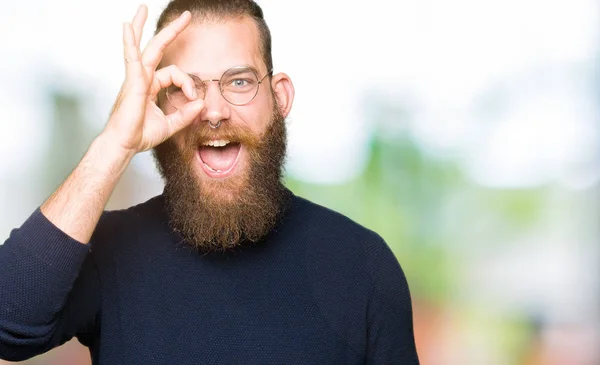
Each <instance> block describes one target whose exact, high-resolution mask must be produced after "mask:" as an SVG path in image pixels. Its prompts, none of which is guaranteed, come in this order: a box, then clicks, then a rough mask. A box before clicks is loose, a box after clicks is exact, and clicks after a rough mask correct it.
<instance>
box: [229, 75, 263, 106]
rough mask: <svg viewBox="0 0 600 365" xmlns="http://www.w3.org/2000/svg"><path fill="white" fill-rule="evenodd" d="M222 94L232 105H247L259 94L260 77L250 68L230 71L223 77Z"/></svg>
mask: <svg viewBox="0 0 600 365" xmlns="http://www.w3.org/2000/svg"><path fill="white" fill-rule="evenodd" d="M221 93H222V94H223V97H224V98H225V99H227V101H229V102H230V103H231V104H234V105H243V104H247V103H249V102H251V101H252V99H254V97H255V96H256V94H257V93H258V77H257V76H256V74H255V73H254V71H252V69H250V68H246V67H234V68H232V69H229V70H228V71H227V72H225V74H223V77H221Z"/></svg>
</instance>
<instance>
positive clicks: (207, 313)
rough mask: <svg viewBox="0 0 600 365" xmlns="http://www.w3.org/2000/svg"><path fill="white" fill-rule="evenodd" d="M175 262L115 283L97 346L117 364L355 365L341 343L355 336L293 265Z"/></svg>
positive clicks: (135, 268)
mask: <svg viewBox="0 0 600 365" xmlns="http://www.w3.org/2000/svg"><path fill="white" fill-rule="evenodd" d="M176 261H177V264H174V263H173V260H168V262H167V260H157V261H156V262H150V263H148V262H145V263H144V264H142V263H137V264H136V265H131V266H128V267H127V268H125V269H121V271H120V272H119V273H117V275H115V278H114V282H113V283H112V285H111V287H110V289H109V290H108V292H107V293H109V294H108V296H107V297H106V298H105V303H104V304H103V313H102V323H101V327H102V330H101V331H102V333H103V338H102V341H101V343H102V347H105V348H106V347H107V346H108V347H111V348H119V350H118V351H117V352H119V353H120V354H121V356H123V357H125V358H126V360H125V362H126V363H136V364H137V363H140V364H171V363H172V364H225V363H226V364H289V363H294V364H336V363H343V364H353V363H361V362H362V356H363V355H362V354H361V351H360V350H359V349H357V348H356V345H355V344H350V343H348V342H347V341H346V340H345V337H344V333H347V332H348V331H349V330H350V331H360V329H359V328H356V329H352V328H350V329H348V328H345V329H341V328H340V323H335V321H334V320H333V319H332V318H330V316H328V313H331V311H332V310H335V309H332V308H331V307H330V306H329V307H328V308H323V305H324V304H323V303H324V301H322V300H321V299H320V298H319V297H318V296H321V295H322V293H321V292H319V291H315V278H312V277H311V275H310V272H309V270H307V268H306V267H305V265H306V264H305V263H303V261H302V260H297V259H294V260H284V262H276V263H273V262H262V261H261V260H257V261H255V262H253V261H244V262H240V261H239V260H238V258H222V259H219V260H197V259H195V258H189V259H186V258H184V259H180V260H176ZM316 293H318V294H316ZM107 332H108V333H111V334H112V335H111V336H110V338H109V339H108V340H106V339H105V337H106V333H107ZM111 352H112V351H111ZM119 362H120V363H125V362H124V361H123V359H121V360H119Z"/></svg>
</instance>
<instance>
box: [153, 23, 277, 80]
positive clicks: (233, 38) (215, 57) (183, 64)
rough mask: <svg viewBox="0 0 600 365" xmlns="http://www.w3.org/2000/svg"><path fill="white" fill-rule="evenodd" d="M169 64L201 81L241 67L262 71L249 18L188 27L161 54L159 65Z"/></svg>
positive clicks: (258, 42)
mask: <svg viewBox="0 0 600 365" xmlns="http://www.w3.org/2000/svg"><path fill="white" fill-rule="evenodd" d="M172 64H174V65H176V66H178V67H179V68H180V69H182V70H183V71H185V72H187V73H192V74H198V75H199V76H200V77H203V78H204V77H208V78H210V77H218V76H220V75H221V74H222V73H223V72H224V71H225V70H227V69H229V68H231V67H234V66H241V65H249V66H253V67H254V68H256V69H257V70H259V71H261V72H266V70H265V68H266V66H265V64H264V62H263V59H262V55H261V52H260V37H259V34H258V29H257V27H256V24H255V23H254V21H253V20H252V19H251V18H249V17H243V18H239V19H227V20H223V21H210V22H202V23H199V22H198V23H192V24H190V26H188V28H186V29H185V30H184V31H183V32H182V33H181V34H180V35H179V36H178V37H177V38H176V39H175V41H174V42H173V43H171V44H170V45H169V46H168V47H167V48H166V49H165V51H164V55H163V61H162V65H163V66H168V65H172Z"/></svg>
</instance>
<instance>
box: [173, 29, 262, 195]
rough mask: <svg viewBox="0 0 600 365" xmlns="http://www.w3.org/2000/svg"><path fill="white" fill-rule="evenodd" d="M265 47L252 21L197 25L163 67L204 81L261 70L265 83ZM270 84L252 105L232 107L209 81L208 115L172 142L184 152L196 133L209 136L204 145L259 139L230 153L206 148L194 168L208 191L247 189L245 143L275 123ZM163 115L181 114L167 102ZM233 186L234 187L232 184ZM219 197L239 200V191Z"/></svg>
mask: <svg viewBox="0 0 600 365" xmlns="http://www.w3.org/2000/svg"><path fill="white" fill-rule="evenodd" d="M259 42H260V39H259V34H258V31H257V28H256V25H255V24H254V22H253V21H252V20H251V19H250V18H248V17H245V18H243V19H240V20H226V21H222V22H211V23H201V24H192V25H190V27H189V28H187V29H186V30H185V31H184V32H183V33H182V34H181V35H180V36H179V37H178V38H177V39H176V40H175V42H174V43H173V44H172V45H171V46H169V47H168V48H167V49H166V50H165V53H164V57H163V64H164V65H165V66H166V65H170V64H173V65H176V66H178V67H179V68H180V69H181V70H183V71H184V72H186V73H189V74H194V75H195V76H198V77H199V78H200V79H202V80H211V79H213V80H214V79H219V78H220V77H221V75H222V74H223V73H224V72H225V71H226V70H228V69H230V68H231V67H235V66H251V67H253V68H254V69H255V70H257V71H258V77H259V78H262V77H263V76H264V75H266V74H267V72H268V71H269V70H267V69H266V66H265V63H264V61H263V57H262V54H261V53H260V49H259V45H260V43H259ZM269 81H270V79H269V78H268V77H267V78H265V82H263V83H262V84H261V85H260V86H259V88H258V94H257V95H256V97H255V98H254V99H253V100H252V102H250V103H248V104H246V105H242V106H235V105H232V104H230V103H229V102H227V101H226V100H225V99H224V98H223V96H222V95H221V92H220V90H219V84H218V83H217V82H207V83H206V85H207V92H206V95H205V97H204V101H205V107H204V110H202V112H201V113H200V115H199V116H198V117H197V118H196V120H195V121H194V123H193V124H192V125H191V126H190V127H189V128H186V129H185V130H183V131H181V132H180V133H178V134H176V135H175V136H174V137H173V138H172V140H173V142H174V143H175V145H177V147H178V148H180V149H181V148H183V146H185V144H186V138H188V139H189V138H190V134H191V133H194V132H196V133H197V132H198V129H200V130H201V131H204V133H203V134H204V135H203V136H202V137H199V138H201V140H200V141H198V142H200V143H205V142H209V141H210V140H213V141H214V140H227V139H228V138H226V137H236V136H235V134H236V133H237V134H239V136H237V137H243V136H245V138H246V139H252V138H254V142H253V141H252V140H246V141H241V142H242V143H240V144H237V143H230V145H228V146H226V147H225V148H214V147H209V146H204V147H201V148H200V149H199V151H198V154H197V157H198V158H197V159H196V161H195V162H196V163H194V164H193V166H192V168H193V169H194V172H195V173H196V175H197V177H198V179H199V180H200V181H202V183H203V185H204V186H205V187H206V188H208V187H209V186H211V185H214V186H216V187H217V186H220V185H219V184H211V182H214V181H219V180H230V181H238V184H241V180H242V179H243V177H244V175H245V174H247V171H248V168H249V148H251V146H245V145H244V143H243V142H246V143H247V144H252V143H254V144H255V143H256V141H257V139H260V138H261V136H262V134H263V133H264V131H265V130H266V128H267V125H268V124H269V123H270V121H271V116H272V112H273V107H274V100H273V97H272V94H271V85H270V84H269ZM163 110H164V111H165V112H166V113H171V112H173V111H175V109H174V108H173V106H172V105H171V104H170V103H169V102H168V101H166V100H165V103H164V105H163ZM209 122H210V123H212V124H213V125H216V124H218V123H219V122H221V127H220V128H218V129H216V130H212V129H210V128H207V127H208V123H209ZM236 131H237V132H236ZM232 134H233V135H232ZM231 142H234V141H231ZM235 142H240V141H235ZM215 171H221V172H215ZM231 184H232V183H231V182H229V185H231ZM214 193H218V194H223V195H221V196H222V198H223V199H225V198H226V196H229V197H230V198H233V197H234V195H231V194H233V193H234V192H233V191H226V190H224V189H220V188H219V189H215V191H214Z"/></svg>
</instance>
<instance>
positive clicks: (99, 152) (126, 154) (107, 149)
mask: <svg viewBox="0 0 600 365" xmlns="http://www.w3.org/2000/svg"><path fill="white" fill-rule="evenodd" d="M135 154H136V151H133V150H130V149H126V148H123V146H121V145H120V144H119V143H117V142H116V139H115V138H112V137H111V136H110V134H109V133H106V132H103V133H102V134H100V135H99V136H98V137H96V139H95V140H94V141H93V142H92V145H91V146H90V149H89V150H88V155H89V162H90V163H91V164H92V165H93V167H94V168H95V169H97V170H99V171H100V172H105V173H110V174H115V175H117V177H118V176H120V175H121V174H122V173H123V171H125V169H126V168H127V166H128V165H129V162H131V159H132V158H133V156H135Z"/></svg>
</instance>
